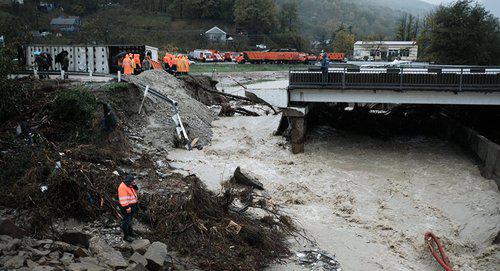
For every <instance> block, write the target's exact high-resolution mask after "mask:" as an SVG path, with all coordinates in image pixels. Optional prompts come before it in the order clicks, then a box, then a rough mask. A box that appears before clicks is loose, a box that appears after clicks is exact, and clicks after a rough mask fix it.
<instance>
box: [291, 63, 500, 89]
mask: <svg viewBox="0 0 500 271" xmlns="http://www.w3.org/2000/svg"><path fill="white" fill-rule="evenodd" d="M304 88H325V89H373V90H395V91H410V90H433V91H435V90H437V91H453V92H460V91H479V92H492V91H500V67H446V68H443V67H432V66H430V67H428V68H330V69H329V70H328V72H322V71H321V69H320V67H310V68H291V69H290V71H289V89H304Z"/></svg>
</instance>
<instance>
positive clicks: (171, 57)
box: [167, 54, 174, 74]
mask: <svg viewBox="0 0 500 271" xmlns="http://www.w3.org/2000/svg"><path fill="white" fill-rule="evenodd" d="M167 64H168V72H169V73H170V74H172V73H173V72H174V71H173V65H174V55H172V54H168V62H167Z"/></svg>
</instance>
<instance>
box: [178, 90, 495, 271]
mask: <svg viewBox="0 0 500 271" xmlns="http://www.w3.org/2000/svg"><path fill="white" fill-rule="evenodd" d="M280 84H281V83H271V85H272V86H273V87H275V86H276V85H280ZM279 119H280V116H273V115H270V116H261V117H244V116H237V117H224V118H220V119H218V120H216V121H214V122H213V123H212V125H213V131H214V136H213V140H212V142H211V144H210V145H208V146H205V147H204V148H203V150H195V151H191V152H188V151H185V150H182V149H176V150H173V151H171V152H170V153H169V159H170V160H172V165H173V166H174V167H177V168H179V171H180V172H182V173H194V174H197V175H198V176H199V177H200V178H201V179H202V180H203V181H204V182H205V183H206V184H207V186H208V187H209V188H210V189H212V190H214V191H219V189H220V182H221V181H223V180H226V179H228V178H229V177H230V176H231V175H232V173H233V171H234V169H235V168H236V167H237V166H241V167H243V168H246V169H248V170H251V171H253V172H254V173H256V174H258V175H260V176H261V177H262V181H263V183H264V185H265V188H266V190H267V191H268V192H269V193H270V194H271V195H272V196H273V198H274V200H275V201H276V202H278V203H280V204H282V205H283V206H284V211H286V212H287V213H289V214H290V215H291V216H292V217H293V218H294V219H295V220H296V221H297V223H298V224H299V225H300V226H301V227H303V228H304V229H305V230H306V231H307V232H308V234H309V235H310V236H311V237H312V238H314V239H315V240H316V241H317V243H318V246H319V248H321V249H323V250H326V251H328V252H330V253H331V254H335V255H336V257H337V259H338V260H339V261H340V263H341V264H342V267H343V270H422V271H435V270H441V269H440V267H439V266H438V265H437V263H436V262H435V260H434V259H433V258H432V256H431V254H430V253H429V251H428V248H427V247H426V245H425V243H424V233H425V232H426V231H433V232H434V233H435V234H436V235H438V236H440V237H441V238H442V242H443V243H444V245H445V249H446V251H447V253H448V256H449V258H450V260H451V262H452V264H453V265H454V267H455V269H456V270H499V267H500V249H499V246H498V245H494V244H493V240H494V239H495V237H496V235H497V234H498V232H499V231H500V193H499V191H498V188H497V186H496V184H495V182H494V181H492V180H488V179H485V178H483V177H482V176H481V175H480V172H479V169H478V167H477V165H476V164H475V161H474V159H473V158H472V157H471V156H469V155H468V154H467V153H465V152H464V151H463V150H462V149H461V148H459V147H458V146H456V145H455V144H453V143H449V142H446V141H442V140H439V139H434V138H426V137H417V136H416V137H398V138H393V139H390V140H379V139H374V138H371V137H367V136H361V135H356V134H353V133H351V132H349V131H337V130H334V129H331V128H328V127H320V128H316V130H313V131H311V134H310V136H309V138H308V140H307V143H306V145H305V153H303V154H299V155H293V154H292V153H291V151H290V150H289V148H290V146H289V143H288V142H286V140H285V139H284V138H282V137H280V136H274V135H273V132H274V131H275V129H276V128H277V126H278V122H279ZM292 244H293V247H292V248H293V250H294V251H296V250H300V249H302V248H303V247H304V246H305V245H307V244H305V243H302V242H295V241H293V242H292ZM455 269H454V270H455ZM269 270H303V269H302V268H301V267H300V266H297V265H295V264H294V263H293V262H289V263H286V264H283V265H282V264H279V265H278V264H277V265H275V266H271V267H270V268H269Z"/></svg>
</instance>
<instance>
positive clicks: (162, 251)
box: [144, 242, 169, 270]
mask: <svg viewBox="0 0 500 271" xmlns="http://www.w3.org/2000/svg"><path fill="white" fill-rule="evenodd" d="M144 257H145V258H146V260H147V261H148V264H147V265H146V267H147V268H148V270H164V269H165V267H166V261H167V257H169V256H168V252H167V245H165V244H164V243H162V242H153V243H152V244H151V245H150V246H149V248H148V250H147V251H146V254H144Z"/></svg>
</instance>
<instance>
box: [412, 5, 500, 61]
mask: <svg viewBox="0 0 500 271" xmlns="http://www.w3.org/2000/svg"><path fill="white" fill-rule="evenodd" d="M418 41H419V45H420V50H421V54H422V53H423V54H425V55H423V58H425V59H429V60H432V61H435V62H437V63H440V64H455V65H495V64H500V46H499V44H500V24H499V21H498V19H497V18H495V17H494V16H493V15H491V14H490V13H489V12H488V11H486V10H485V9H484V7H483V6H481V5H479V4H477V3H474V2H472V1H471V0H458V1H457V2H455V3H453V4H451V5H449V6H440V7H439V8H438V9H437V10H436V11H435V12H434V13H433V14H431V16H429V18H427V19H426V25H425V29H424V30H423V31H422V34H421V35H420V36H419V39H418ZM421 56H422V55H421Z"/></svg>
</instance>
